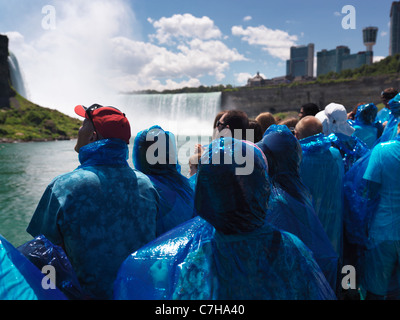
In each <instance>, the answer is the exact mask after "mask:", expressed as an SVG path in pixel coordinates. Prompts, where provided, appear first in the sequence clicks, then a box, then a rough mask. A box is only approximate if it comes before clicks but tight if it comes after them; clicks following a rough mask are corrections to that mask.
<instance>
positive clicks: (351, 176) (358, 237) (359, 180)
mask: <svg viewBox="0 0 400 320" xmlns="http://www.w3.org/2000/svg"><path fill="white" fill-rule="evenodd" d="M389 105H390V117H389V120H388V123H387V124H386V126H385V129H384V131H383V133H382V135H381V137H380V138H379V139H378V140H377V141H376V144H375V145H376V146H378V145H379V144H382V143H387V142H389V141H391V140H393V139H396V137H397V136H398V134H397V132H398V123H399V117H400V94H397V95H396V96H395V97H394V98H393V99H391V100H390V101H389ZM372 150H374V148H373V149H372ZM372 150H369V151H368V152H366V153H365V154H364V155H363V157H362V158H360V159H359V160H358V161H357V162H356V163H355V165H354V166H353V167H352V168H351V170H349V171H348V172H347V173H346V174H345V179H344V192H345V227H346V229H345V230H346V234H347V237H348V239H349V241H350V242H351V243H353V244H356V245H359V246H361V249H360V250H362V248H365V247H366V246H367V243H368V233H369V227H370V224H371V219H372V217H373V213H374V212H375V211H376V210H377V206H378V204H379V202H380V195H379V193H373V194H372V193H369V194H367V192H366V191H367V189H368V187H370V186H369V185H367V181H366V180H365V179H364V174H365V172H366V170H367V166H368V163H369V161H370V158H371V153H372ZM374 161H375V160H374Z"/></svg>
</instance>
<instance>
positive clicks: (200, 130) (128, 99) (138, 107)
mask: <svg viewBox="0 0 400 320" xmlns="http://www.w3.org/2000/svg"><path fill="white" fill-rule="evenodd" d="M120 106H121V108H123V110H124V112H125V113H126V115H127V117H128V119H129V121H130V123H131V127H132V134H133V135H134V134H136V133H137V132H139V131H141V130H144V129H148V128H149V127H151V126H153V125H159V126H161V127H162V128H163V129H164V130H168V131H171V132H173V133H174V134H175V135H176V136H211V135H212V131H213V122H214V118H215V116H216V115H217V113H218V112H219V111H220V108H221V93H220V92H213V93H182V94H126V95H122V96H121V103H120Z"/></svg>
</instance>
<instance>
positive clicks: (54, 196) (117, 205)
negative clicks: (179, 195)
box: [27, 139, 159, 299]
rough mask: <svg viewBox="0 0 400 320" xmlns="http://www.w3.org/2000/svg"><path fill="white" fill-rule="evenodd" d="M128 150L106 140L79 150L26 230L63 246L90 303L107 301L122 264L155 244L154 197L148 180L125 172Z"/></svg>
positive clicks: (133, 173)
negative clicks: (73, 163) (70, 168)
mask: <svg viewBox="0 0 400 320" xmlns="http://www.w3.org/2000/svg"><path fill="white" fill-rule="evenodd" d="M116 140H118V139H116ZM116 145H119V148H118V147H116ZM127 149H128V147H127V144H126V143H125V142H123V141H122V140H119V141H112V140H111V139H106V140H99V141H96V142H93V143H91V144H89V145H86V146H84V147H82V148H81V149H80V151H79V159H80V160H81V161H83V162H82V163H81V166H80V167H79V168H77V169H76V170H74V171H72V172H69V173H66V174H63V175H60V176H58V177H56V178H55V179H54V180H53V181H52V182H51V183H50V184H49V185H48V186H47V188H46V190H45V192H44V194H43V196H42V198H41V200H40V201H39V204H38V206H37V208H36V210H35V212H34V214H33V217H32V219H31V221H30V223H29V226H28V229H27V231H28V233H30V234H31V235H32V236H33V237H37V236H39V235H44V236H45V237H46V238H47V239H48V240H49V241H51V242H52V243H53V244H55V245H59V246H63V248H64V249H65V253H66V254H67V256H68V259H69V261H70V262H71V264H72V266H73V268H74V271H75V273H76V275H77V277H78V280H79V283H80V285H81V287H82V289H83V290H84V291H85V295H86V296H88V297H90V298H92V299H111V298H112V286H113V282H114V280H115V277H116V275H117V272H118V268H119V267H120V265H121V263H122V262H123V261H124V259H126V257H127V256H128V255H129V254H130V253H132V252H133V251H134V250H137V249H139V248H140V247H142V246H143V245H145V244H146V243H148V242H150V241H152V240H154V239H155V238H156V234H155V232H156V214H157V211H158V201H159V196H158V193H157V191H156V190H155V188H154V186H153V185H152V183H151V181H150V179H149V178H148V177H146V176H145V175H144V174H143V173H141V172H139V171H137V170H134V169H132V168H131V167H129V165H128V163H127V161H126V154H127ZM107 150H108V152H107ZM109 159H114V160H115V161H114V162H111V163H109V161H110V160H109ZM87 163H90V165H88V164H87ZM104 163H108V165H104ZM112 163H114V164H112Z"/></svg>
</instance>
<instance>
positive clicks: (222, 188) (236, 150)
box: [195, 137, 271, 234]
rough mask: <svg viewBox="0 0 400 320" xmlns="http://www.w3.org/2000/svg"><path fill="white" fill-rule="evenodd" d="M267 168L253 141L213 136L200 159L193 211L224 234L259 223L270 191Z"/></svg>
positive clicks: (262, 218) (257, 226)
mask: <svg viewBox="0 0 400 320" xmlns="http://www.w3.org/2000/svg"><path fill="white" fill-rule="evenodd" d="M246 166H247V167H246ZM245 168H247V169H249V170H243V169H245ZM267 171H268V165H267V163H266V160H265V158H264V156H263V154H262V152H261V150H259V149H258V148H257V147H256V146H255V145H254V144H251V143H248V142H245V141H241V140H236V139H233V138H228V137H225V138H220V139H219V140H214V141H213V142H212V143H211V144H210V145H209V147H208V149H207V150H206V151H205V152H204V154H203V156H202V158H201V159H200V164H199V169H198V173H197V185H196V194H195V207H196V209H197V212H198V213H199V215H200V216H201V217H202V218H204V219H205V220H207V221H208V222H209V223H211V224H212V225H213V226H214V227H215V229H216V230H218V231H219V232H222V233H224V234H237V233H243V232H250V231H254V230H255V229H257V228H259V227H261V226H262V225H263V224H264V221H265V215H266V212H267V209H268V205H267V203H268V199H269V196H270V192H271V188H270V182H269V178H268V174H267Z"/></svg>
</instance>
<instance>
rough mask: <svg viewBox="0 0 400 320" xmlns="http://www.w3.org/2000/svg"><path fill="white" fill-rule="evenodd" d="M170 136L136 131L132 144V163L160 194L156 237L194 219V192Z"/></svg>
mask: <svg viewBox="0 0 400 320" xmlns="http://www.w3.org/2000/svg"><path fill="white" fill-rule="evenodd" d="M177 153H178V152H177V149H176V144H175V136H174V134H173V133H171V132H168V131H164V130H163V129H162V128H161V127H159V126H153V127H151V128H149V129H147V130H143V131H141V132H139V133H138V134H137V136H136V138H135V141H134V145H133V164H134V166H135V168H136V169H137V170H139V171H141V172H143V173H144V174H146V175H147V176H148V177H149V178H150V180H151V182H152V183H153V184H154V186H155V188H156V189H157V191H158V193H159V195H160V206H159V211H158V215H157V229H156V235H157V236H160V235H161V234H163V233H165V232H167V231H168V230H170V229H172V228H174V227H176V226H177V225H179V224H181V223H183V222H185V221H187V220H189V219H191V218H193V217H194V216H195V215H196V214H195V212H194V204H193V198H194V191H193V188H192V186H191V184H190V182H189V179H188V178H186V177H185V176H183V175H182V174H181V172H180V171H181V166H180V164H179V163H178V155H177Z"/></svg>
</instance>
